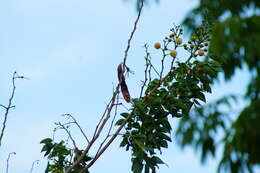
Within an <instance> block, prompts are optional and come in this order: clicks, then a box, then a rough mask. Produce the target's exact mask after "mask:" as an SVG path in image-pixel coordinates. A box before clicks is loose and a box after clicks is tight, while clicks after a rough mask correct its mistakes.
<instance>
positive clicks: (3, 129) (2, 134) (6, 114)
mask: <svg viewBox="0 0 260 173" xmlns="http://www.w3.org/2000/svg"><path fill="white" fill-rule="evenodd" d="M15 79H25V78H24V76H18V75H17V73H16V72H14V73H13V77H12V87H13V89H12V93H11V96H10V98H9V101H8V104H7V106H4V105H2V104H1V105H0V106H1V107H3V108H4V109H5V114H4V121H3V125H2V129H1V133H0V147H1V144H2V139H3V136H4V131H5V128H6V122H7V118H8V114H9V111H10V109H12V108H14V107H15V106H14V105H13V99H14V94H15V89H16V86H15Z"/></svg>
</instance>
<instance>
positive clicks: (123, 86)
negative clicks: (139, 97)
mask: <svg viewBox="0 0 260 173" xmlns="http://www.w3.org/2000/svg"><path fill="white" fill-rule="evenodd" d="M124 71H125V70H124V67H123V64H119V65H118V67H117V76H118V81H119V83H120V88H121V92H122V94H123V97H124V99H125V101H126V102H128V103H129V102H130V99H131V97H130V93H129V91H128V88H127V85H126V82H125V77H124Z"/></svg>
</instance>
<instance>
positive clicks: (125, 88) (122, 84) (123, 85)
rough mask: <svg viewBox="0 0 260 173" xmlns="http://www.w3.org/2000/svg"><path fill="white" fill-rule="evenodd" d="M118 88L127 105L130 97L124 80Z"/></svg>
mask: <svg viewBox="0 0 260 173" xmlns="http://www.w3.org/2000/svg"><path fill="white" fill-rule="evenodd" d="M120 87H121V91H122V94H123V97H124V99H125V101H126V102H127V103H129V102H130V99H131V97H130V93H129V91H128V88H127V85H126V83H125V81H124V80H123V81H122V82H121V84H120Z"/></svg>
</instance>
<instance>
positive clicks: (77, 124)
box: [64, 114, 89, 143]
mask: <svg viewBox="0 0 260 173" xmlns="http://www.w3.org/2000/svg"><path fill="white" fill-rule="evenodd" d="M64 116H68V117H69V118H71V119H72V120H73V121H72V122H71V123H73V124H76V126H77V127H78V128H79V130H80V132H81V134H82V135H83V136H84V138H85V139H86V141H87V142H88V143H89V139H88V137H87V135H86V134H85V133H84V131H83V130H82V128H81V126H80V125H79V123H78V121H77V120H76V118H74V117H73V116H72V115H71V114H64Z"/></svg>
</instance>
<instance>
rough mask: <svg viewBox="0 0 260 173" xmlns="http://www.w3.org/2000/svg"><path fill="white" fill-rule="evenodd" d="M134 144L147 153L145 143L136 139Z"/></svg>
mask: <svg viewBox="0 0 260 173" xmlns="http://www.w3.org/2000/svg"><path fill="white" fill-rule="evenodd" d="M134 142H135V144H136V145H138V147H139V148H140V149H141V150H142V151H145V150H146V147H145V145H144V143H143V142H142V141H140V140H137V139H134Z"/></svg>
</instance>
